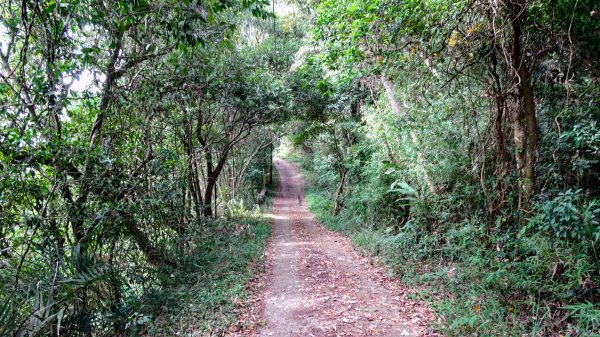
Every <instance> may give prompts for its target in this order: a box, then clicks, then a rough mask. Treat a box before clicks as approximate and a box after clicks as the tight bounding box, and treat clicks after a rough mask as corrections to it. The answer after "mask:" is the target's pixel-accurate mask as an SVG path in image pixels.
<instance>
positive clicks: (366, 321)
mask: <svg viewBox="0 0 600 337" xmlns="http://www.w3.org/2000/svg"><path fill="white" fill-rule="evenodd" d="M275 165H276V167H277V170H278V171H279V176H280V184H279V188H278V192H277V197H276V199H275V201H274V204H273V214H274V223H273V235H272V238H271V242H270V244H269V248H268V250H267V259H268V265H269V267H268V268H267V275H266V285H265V286H264V287H263V288H264V293H263V294H261V295H259V296H262V298H261V299H260V300H259V302H262V305H261V307H262V308H263V309H264V312H263V319H264V326H263V327H262V328H260V329H259V330H258V332H257V333H258V336H427V335H429V333H428V332H427V325H428V324H427V323H428V320H429V319H431V317H432V315H431V312H430V311H429V310H427V308H425V307H424V306H423V305H422V304H420V303H417V302H414V301H410V300H408V299H406V298H405V294H407V293H408V292H409V289H407V288H406V287H403V286H402V285H401V284H398V283H397V282H395V281H393V280H391V279H389V278H387V277H385V276H384V273H383V271H382V270H381V269H380V268H379V267H377V266H374V265H372V264H371V263H370V262H369V260H368V259H366V258H363V257H361V256H359V255H358V254H357V253H356V252H355V251H354V249H353V248H352V246H351V244H350V242H349V241H348V239H346V238H345V237H343V236H342V235H339V234H337V233H334V232H331V231H329V230H327V229H325V228H324V227H323V226H322V225H321V224H319V223H318V222H316V221H315V219H314V218H313V216H312V214H311V213H310V212H309V211H308V209H307V207H306V204H305V202H304V183H303V181H302V178H301V176H300V174H299V172H298V169H297V168H296V167H295V166H294V165H293V164H291V163H289V162H286V161H283V160H276V161H275Z"/></svg>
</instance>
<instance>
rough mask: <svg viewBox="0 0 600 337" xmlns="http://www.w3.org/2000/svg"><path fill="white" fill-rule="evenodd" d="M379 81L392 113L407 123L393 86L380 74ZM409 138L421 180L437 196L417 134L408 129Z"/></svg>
mask: <svg viewBox="0 0 600 337" xmlns="http://www.w3.org/2000/svg"><path fill="white" fill-rule="evenodd" d="M380 80H381V83H382V84H383V87H384V89H385V93H386V95H387V97H388V100H389V102H390V105H391V106H392V110H394V112H395V113H396V114H397V115H398V116H399V117H400V118H402V120H403V121H404V122H406V123H407V122H408V116H407V115H406V112H405V111H404V108H403V107H402V104H401V103H400V101H399V100H398V98H396V91H395V88H394V84H393V83H392V81H390V79H389V78H388V77H387V76H386V75H384V74H382V75H381V76H380ZM410 137H411V139H412V143H413V146H414V147H415V149H416V151H417V162H418V163H419V166H420V167H421V170H422V171H423V178H424V179H425V182H426V183H427V187H428V188H429V192H431V193H432V194H439V191H438V189H437V187H436V186H435V184H434V183H433V180H431V177H430V175H429V172H428V171H427V168H426V167H425V158H424V156H423V153H422V152H421V144H420V142H419V138H418V137H417V133H416V132H415V131H414V130H413V129H410Z"/></svg>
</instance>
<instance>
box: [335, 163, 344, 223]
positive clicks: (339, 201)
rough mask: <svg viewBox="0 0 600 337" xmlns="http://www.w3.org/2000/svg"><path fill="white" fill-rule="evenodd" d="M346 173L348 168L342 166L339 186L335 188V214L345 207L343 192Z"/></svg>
mask: <svg viewBox="0 0 600 337" xmlns="http://www.w3.org/2000/svg"><path fill="white" fill-rule="evenodd" d="M346 173H347V170H346V169H344V168H340V170H339V175H340V179H339V182H338V186H337V188H336V190H335V207H334V208H333V215H334V216H336V215H338V214H340V211H341V210H342V208H343V207H344V203H343V200H342V194H343V192H344V184H345V182H346Z"/></svg>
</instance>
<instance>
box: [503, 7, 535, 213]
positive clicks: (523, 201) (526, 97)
mask: <svg viewBox="0 0 600 337" xmlns="http://www.w3.org/2000/svg"><path fill="white" fill-rule="evenodd" d="M505 4H506V6H507V8H508V10H509V20H510V22H511V27H512V33H513V35H512V50H511V59H512V60H511V61H512V66H513V71H514V72H515V74H514V75H515V76H514V77H515V78H516V79H517V81H518V83H517V84H518V90H519V95H520V102H519V104H518V105H517V106H515V109H514V118H513V119H514V120H513V128H514V130H513V132H514V140H515V159H516V161H517V170H518V173H519V187H520V189H519V209H520V210H521V211H522V212H523V213H524V215H525V218H527V216H528V214H529V213H530V208H531V198H532V196H533V194H534V193H535V180H536V176H535V162H536V160H537V145H538V138H539V130H538V125H537V117H536V113H535V101H534V92H533V88H532V87H531V83H530V79H529V70H528V69H527V63H526V61H525V60H524V58H523V54H524V51H523V48H522V46H521V37H522V35H523V30H522V27H523V22H524V20H525V17H526V2H525V0H508V1H506V2H505Z"/></svg>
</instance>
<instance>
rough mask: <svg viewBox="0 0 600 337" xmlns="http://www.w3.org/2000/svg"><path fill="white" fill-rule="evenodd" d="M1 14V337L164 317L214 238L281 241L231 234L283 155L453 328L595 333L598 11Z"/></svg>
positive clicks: (521, 5)
mask: <svg viewBox="0 0 600 337" xmlns="http://www.w3.org/2000/svg"><path fill="white" fill-rule="evenodd" d="M0 18H1V20H0V63H1V69H0V76H1V78H0V336H43V335H48V336H59V335H65V336H115V335H122V336H125V335H144V334H149V333H151V332H152V331H155V330H153V329H154V328H156V325H157V324H156V322H157V321H158V320H159V317H162V316H164V312H167V311H168V307H169V306H170V305H171V304H172V303H170V302H169V301H170V300H169V299H167V298H168V296H166V295H164V294H165V293H168V292H175V291H174V290H173V291H171V289H175V288H177V286H181V285H182V284H183V283H177V282H192V283H194V282H195V280H191V278H186V277H185V273H186V271H189V270H192V269H193V270H194V271H196V272H197V274H196V273H194V275H201V276H199V277H200V278H203V277H204V279H203V280H209V281H206V283H201V282H196V283H195V284H201V287H210V284H211V282H212V279H210V277H212V276H210V275H208V274H210V272H208V270H212V269H210V268H213V267H215V266H216V265H218V263H216V262H215V261H218V259H219V258H220V257H216V256H218V255H219V254H217V252H218V249H220V248H222V247H223V246H227V247H234V248H235V247H236V246H237V247H238V250H243V249H247V250H248V251H249V252H250V251H251V252H252V254H254V255H252V256H259V255H260V254H261V249H262V248H261V247H262V246H260V245H257V246H254V244H253V241H251V240H252V239H253V238H255V236H256V234H255V232H252V231H251V230H250V231H249V232H248V233H250V234H248V237H247V239H248V240H249V241H248V242H247V244H241V243H239V244H237V243H236V242H237V241H235V240H241V239H240V238H239V237H238V236H236V235H237V234H235V233H237V232H239V231H240V228H246V227H243V226H242V227H239V226H241V225H240V223H245V222H244V221H246V222H248V223H250V222H251V221H250V220H241V219H247V218H248V216H249V214H250V213H252V212H254V211H256V205H255V204H256V203H257V195H260V194H261V193H262V196H263V197H264V195H265V193H266V192H265V191H266V188H267V186H266V185H268V182H269V181H271V182H272V181H273V179H274V177H273V176H272V175H273V174H274V173H273V168H272V160H273V156H274V155H275V156H276V155H279V156H286V158H288V159H291V160H294V161H296V162H297V163H298V164H299V165H300V166H301V167H302V169H303V172H304V174H305V175H307V177H310V179H309V181H310V182H311V186H310V187H309V190H308V195H307V200H308V204H309V207H310V208H311V210H312V211H313V212H314V213H315V214H316V215H317V217H318V218H319V220H321V221H322V222H323V223H324V224H325V225H326V226H328V227H329V228H331V229H334V230H337V231H340V232H342V233H344V234H346V235H348V236H350V237H351V238H352V239H353V241H354V243H355V244H356V245H357V246H358V247H360V248H362V249H363V250H364V251H365V252H367V253H368V254H371V255H373V256H378V257H380V258H381V260H382V261H383V263H384V264H386V265H387V266H388V267H390V269H391V270H392V271H393V272H394V273H395V274H396V275H397V276H399V277H401V278H402V279H403V280H404V281H405V282H408V283H411V284H418V285H420V286H422V287H423V288H424V289H427V290H426V293H427V295H424V296H423V300H427V301H429V302H430V303H431V304H432V306H433V308H434V309H435V311H436V314H438V315H439V316H440V317H443V320H440V321H441V323H440V324H439V326H438V327H437V328H436V329H438V330H440V331H441V332H443V333H444V334H446V335H449V336H450V335H456V336H465V335H473V336H475V335H477V336H491V335H515V336H521V335H531V336H550V335H557V336H558V335H561V336H591V335H594V334H599V333H600V307H599V304H598V303H599V302H598V298H599V296H600V260H599V256H598V253H597V250H598V247H597V246H598V243H599V240H600V222H599V221H600V199H599V194H600V190H599V187H598V186H600V184H599V183H600V181H599V172H600V129H599V128H598V121H599V119H600V111H599V104H600V95H599V93H600V67H599V60H600V7H599V6H598V4H597V2H596V1H593V0H557V1H542V0H535V1H528V0H501V1H487V0H460V1H450V0H436V1H418V0H408V1H404V0H402V1H401V0H310V1H308V0H307V1H300V0H295V1H291V0H290V1H287V2H286V1H283V0H281V1H276V2H275V3H274V2H269V1H268V0H200V1H197V0H193V1H192V0H184V1H176V0H160V1H148V0H135V1H130V0H56V1H38V0H22V1H16V0H2V1H1V3H0ZM274 180H275V181H276V178H275V179H274ZM259 199H262V197H261V198H259ZM261 201H262V200H261ZM249 226H250V227H252V226H251V225H249ZM250 227H249V228H250ZM255 228H262V227H260V226H259V227H255ZM261 231H262V229H261ZM261 233H262V232H261ZM263 234H264V235H263V236H261V235H262V234H260V233H259V235H258V237H260V239H261V240H266V235H267V233H266V232H265V233H263ZM227 240H232V241H227ZM244 240H245V239H244ZM224 242H230V243H228V244H224ZM263 243H264V242H263ZM229 245H230V246H229ZM227 249H230V248H227ZM238 253H239V254H242V255H243V254H244V251H238ZM248 254H250V253H248ZM244 259H247V260H252V259H253V257H252V258H251V257H245V258H244ZM243 261H245V262H244V263H241V262H239V261H238V264H239V266H237V267H235V266H232V265H229V266H230V267H231V268H239V270H244V271H243V272H241V271H239V272H240V273H246V271H245V270H246V269H247V268H246V266H245V264H246V263H248V261H246V260H243ZM190 268H192V269H190ZM194 268H195V269H194ZM219 268H220V267H219ZM232 270H233V269H232ZM236 270H238V269H236ZM172 275H177V280H173V278H174V277H171V276H172ZM207 275H208V276H207ZM244 275H245V274H244ZM213 276H214V275H213ZM245 277H246V276H245ZM179 278H181V279H179ZM241 282H242V283H243V280H242V281H241ZM213 284H214V282H213ZM183 287H185V286H183ZM224 288H226V289H228V290H227V291H229V290H231V286H230V287H229V288H228V287H226V286H224ZM211 296H213V295H211ZM214 296H217V295H214ZM223 296H224V295H223ZM223 301H224V302H227V303H229V302H230V301H229V300H223ZM215 303H218V304H214V303H212V305H213V307H219V306H225V304H223V303H222V302H218V301H217V300H215ZM216 311H218V310H217V309H215V312H216ZM205 317H206V315H205ZM153 324H154V325H153ZM211 329H212V330H211ZM226 329H227V327H226V326H225V327H222V326H220V327H210V328H208V327H207V328H206V330H203V332H202V333H204V334H206V335H218V334H222V333H223V331H225V330H226Z"/></svg>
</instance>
